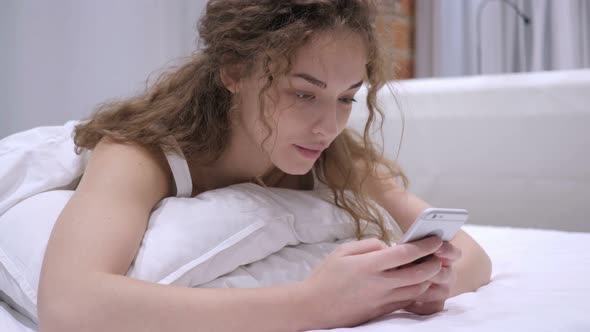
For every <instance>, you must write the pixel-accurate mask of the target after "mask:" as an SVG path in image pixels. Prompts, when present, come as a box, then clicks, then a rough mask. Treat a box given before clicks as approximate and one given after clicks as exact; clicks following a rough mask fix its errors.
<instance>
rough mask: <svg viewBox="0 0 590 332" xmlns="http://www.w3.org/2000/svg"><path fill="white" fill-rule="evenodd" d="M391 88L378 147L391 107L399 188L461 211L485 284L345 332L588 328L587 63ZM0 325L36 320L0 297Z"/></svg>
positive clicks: (354, 120) (6, 329) (390, 138)
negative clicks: (485, 260) (403, 175)
mask: <svg viewBox="0 0 590 332" xmlns="http://www.w3.org/2000/svg"><path fill="white" fill-rule="evenodd" d="M394 89H395V90H397V98H393V97H392V96H391V95H389V93H388V91H387V89H384V90H383V91H381V92H380V100H381V104H382V106H383V108H384V110H385V113H386V114H387V118H386V119H387V120H386V122H385V123H384V137H383V138H384V142H386V144H385V152H386V154H387V155H388V156H389V157H390V158H392V159H396V157H398V150H397V149H398V148H399V146H398V143H399V133H400V126H399V123H400V121H399V120H400V119H399V113H398V111H399V107H401V108H402V109H403V110H404V113H405V114H404V116H405V121H406V127H405V136H404V140H403V145H402V149H401V151H399V152H400V154H399V159H398V160H399V162H400V163H401V164H402V166H403V167H404V168H405V169H406V170H407V173H408V176H409V178H410V181H411V183H410V185H411V187H410V189H411V191H413V192H415V193H416V194H417V195H418V196H420V197H422V198H424V199H425V200H426V201H428V202H429V203H431V204H432V205H434V206H439V207H456V208H466V209H468V210H469V212H470V220H469V224H468V225H465V226H464V228H463V229H464V230H465V231H466V232H467V233H469V234H470V235H471V236H472V237H474V238H475V239H476V240H477V241H478V242H479V243H480V244H481V245H482V247H483V248H484V249H485V250H486V252H487V253H488V254H489V255H490V257H491V259H492V262H493V272H492V281H491V282H490V284H488V285H486V286H484V287H482V288H480V289H479V290H478V291H477V292H474V293H466V294H461V295H459V296H457V297H454V298H452V299H449V300H448V301H447V303H446V309H445V310H444V311H443V312H440V313H437V314H434V315H431V316H418V315H415V314H411V313H408V312H404V311H399V312H395V313H392V314H390V315H387V316H384V317H381V318H379V319H376V320H373V321H371V322H367V323H365V324H363V325H360V326H357V327H355V328H353V329H354V330H358V331H373V332H376V331H421V332H423V331H440V330H443V331H444V330H450V329H452V330H453V331H461V330H466V331H467V330H468V331H472V330H477V331H498V330H503V331H522V330H535V331H590V318H589V317H590V316H588V314H587V312H588V310H589V309H590V304H587V303H588V300H587V299H588V297H589V296H590V284H589V283H588V275H590V250H588V249H590V247H589V243H590V233H589V231H590V222H589V221H588V218H589V216H590V206H589V205H588V204H587V201H588V198H590V156H589V155H588V154H587V151H588V150H589V147H590V134H589V133H590V132H589V131H587V129H586V127H587V125H588V123H590V107H589V106H588V105H590V94H588V93H587V92H588V91H590V70H574V71H561V72H559V71H558V72H540V73H529V74H511V75H491V76H481V77H464V78H447V79H422V80H409V81H404V82H403V83H399V84H398V83H396V84H394ZM362 93H363V92H362V91H361V92H360V94H361V97H362ZM359 99H360V98H359ZM362 104H363V103H362V102H359V103H357V106H356V108H355V110H354V112H353V115H352V117H351V120H350V125H351V127H353V128H357V129H358V128H360V124H362V122H363V119H364V118H363V117H364V114H363V112H362V111H363V109H362V107H363V106H362ZM0 249H1V248H0ZM336 330H345V329H336ZM0 331H2V332H21V331H37V327H36V324H35V323H34V322H33V321H32V320H30V319H29V318H27V317H25V316H23V315H21V314H20V313H19V312H18V311H17V310H15V309H14V308H13V307H12V306H11V304H9V303H6V302H0Z"/></svg>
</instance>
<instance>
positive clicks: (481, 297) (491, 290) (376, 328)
mask: <svg viewBox="0 0 590 332" xmlns="http://www.w3.org/2000/svg"><path fill="white" fill-rule="evenodd" d="M463 229H464V230H465V231H466V232H467V233H469V234H470V235H471V236H472V237H473V238H474V239H475V240H477V241H478V242H479V243H480V244H481V245H482V247H483V248H484V249H485V250H486V251H487V253H488V254H489V255H490V257H491V259H492V263H493V272H492V281H491V282H490V283H489V284H488V285H486V286H484V287H482V288H480V289H479V290H478V291H477V292H473V293H465V294H461V295H459V296H456V297H454V298H452V299H449V300H448V301H447V304H446V308H445V310H444V311H442V312H439V313H437V314H434V315H430V316H419V315H415V314H411V313H408V312H404V311H397V312H394V313H392V314H389V315H386V316H383V317H381V318H379V319H375V320H373V321H370V322H367V323H365V324H362V325H359V326H356V327H354V328H341V329H333V330H330V331H344V330H355V331H366V332H385V331H396V332H399V331H402V332H403V331H437V332H439V331H446V330H451V329H452V331H473V330H477V331H494V332H496V331H503V332H506V331H529V330H530V331H532V330H534V331H575V332H576V331H580V332H581V331H590V318H589V317H590V316H588V314H587V313H588V311H589V309H590V304H588V301H587V298H588V297H589V296H590V283H588V275H590V251H589V250H588V248H589V245H588V243H590V233H576V232H563V231H555V230H546V229H526V228H510V227H498V226H480V225H466V226H464V227H463ZM0 331H2V332H25V331H27V332H30V331H37V327H36V326H35V324H34V323H33V322H31V321H30V320H28V319H27V318H25V317H24V316H22V315H20V314H19V313H18V312H16V311H15V310H14V309H12V308H11V307H10V306H9V305H8V304H7V303H2V302H0ZM315 331H321V330H315Z"/></svg>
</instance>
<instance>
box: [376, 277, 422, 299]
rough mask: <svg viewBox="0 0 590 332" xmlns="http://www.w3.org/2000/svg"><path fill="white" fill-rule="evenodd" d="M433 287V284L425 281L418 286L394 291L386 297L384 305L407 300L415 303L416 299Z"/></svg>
mask: <svg viewBox="0 0 590 332" xmlns="http://www.w3.org/2000/svg"><path fill="white" fill-rule="evenodd" d="M431 285H432V283H431V282H429V281H424V282H421V283H419V284H416V285H411V286H405V287H399V288H395V289H392V290H391V291H390V292H389V293H388V294H386V295H385V298H384V300H383V303H393V302H400V301H407V300H412V301H415V299H416V298H417V297H419V296H420V295H422V294H424V292H426V290H428V288H429V287H430V286H431Z"/></svg>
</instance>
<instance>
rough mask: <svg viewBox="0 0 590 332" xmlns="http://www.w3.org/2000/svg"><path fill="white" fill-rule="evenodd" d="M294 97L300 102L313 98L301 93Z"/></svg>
mask: <svg viewBox="0 0 590 332" xmlns="http://www.w3.org/2000/svg"><path fill="white" fill-rule="evenodd" d="M295 96H296V97H297V99H301V100H312V99H314V98H315V97H314V96H313V95H310V94H307V93H302V92H296V93H295Z"/></svg>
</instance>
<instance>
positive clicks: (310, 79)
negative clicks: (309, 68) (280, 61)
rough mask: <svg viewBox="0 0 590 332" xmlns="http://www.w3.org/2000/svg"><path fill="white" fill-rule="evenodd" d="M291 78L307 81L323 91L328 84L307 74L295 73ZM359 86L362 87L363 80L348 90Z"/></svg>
mask: <svg viewBox="0 0 590 332" xmlns="http://www.w3.org/2000/svg"><path fill="white" fill-rule="evenodd" d="M291 76H293V77H299V78H302V79H304V80H306V81H308V82H309V83H311V84H313V85H316V86H319V87H320V88H322V89H325V88H327V87H328V84H326V82H323V81H321V80H319V79H317V78H315V77H313V76H311V75H309V74H306V73H295V74H293V75H291ZM361 85H363V80H361V81H359V82H357V83H354V84H353V85H351V86H350V88H348V90H352V89H354V88H358V87H359V86H361ZM348 90H347V91H348Z"/></svg>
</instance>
